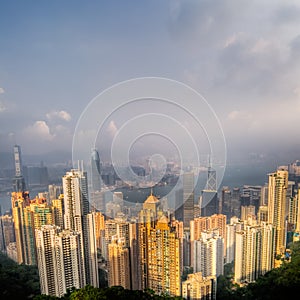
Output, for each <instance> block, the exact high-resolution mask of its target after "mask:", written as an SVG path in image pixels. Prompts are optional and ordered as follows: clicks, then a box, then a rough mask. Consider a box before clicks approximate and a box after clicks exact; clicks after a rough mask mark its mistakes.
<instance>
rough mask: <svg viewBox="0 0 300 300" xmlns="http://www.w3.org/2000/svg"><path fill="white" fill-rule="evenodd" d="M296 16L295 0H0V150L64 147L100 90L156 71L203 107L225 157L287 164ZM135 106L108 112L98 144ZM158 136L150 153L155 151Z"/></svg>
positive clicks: (297, 92)
mask: <svg viewBox="0 0 300 300" xmlns="http://www.w3.org/2000/svg"><path fill="white" fill-rule="evenodd" d="M299 22H300V4H299V2H298V1H285V2H282V1H263V2H262V1H251V2H245V1H238V2H237V1H126V2H120V1H109V2H104V1H87V2H86V1H85V2H82V1H63V2H61V1H48V2H36V1H26V2H21V1H17V2H13V3H12V2H9V1H2V3H1V12H0V28H1V29H0V31H1V47H0V64H1V69H0V128H1V129H0V143H1V151H4V152H11V149H12V147H13V145H14V144H20V145H22V151H23V153H24V155H29V154H46V153H49V152H51V151H57V150H59V151H64V152H68V153H70V152H71V151H72V139H73V135H74V130H75V127H76V124H77V123H78V121H79V120H80V116H81V114H82V113H83V111H84V110H85V109H86V107H87V106H88V105H89V103H90V102H91V101H92V100H93V99H94V98H95V97H97V96H98V95H99V93H101V92H103V91H104V90H106V89H109V88H110V87H111V86H113V85H116V84H118V83H120V82H123V81H126V80H131V79H135V78H140V77H158V78H159V77H162V78H168V79H170V80H174V81H178V82H181V83H183V84H185V85H187V86H189V87H191V88H192V89H194V90H195V91H197V92H198V93H199V94H200V95H202V97H203V98H204V99H205V100H206V101H207V103H208V104H209V105H210V106H211V108H212V110H213V111H214V112H215V114H216V117H217V118H218V120H219V122H220V126H221V128H222V130H223V132H224V137H225V141H226V147H227V148H226V149H227V154H228V159H229V161H231V160H234V159H235V160H238V159H240V160H244V159H249V155H250V154H251V153H252V154H253V153H254V155H257V157H259V156H260V155H261V156H268V155H276V158H279V161H280V160H285V161H283V163H286V162H290V161H292V160H295V159H297V153H298V150H299V141H298V139H297V138H296V137H297V135H298V127H297V126H296V124H297V120H298V116H299V110H300V86H299V80H298V78H299V76H300V74H299V73H300V71H299V70H300V69H299V62H300V57H299V53H300V52H299V45H300V35H299ZM103 105H106V104H105V102H103ZM145 107H146V108H145ZM145 107H144V108H143V109H144V111H147V106H145ZM157 107H159V105H158V106H157ZM135 109H136V111H135ZM195 109H197V105H196V107H195ZM135 112H136V113H137V114H139V113H141V111H140V110H138V108H135V107H134V106H129V107H127V108H126V106H125V107H124V109H123V110H122V111H121V112H119V114H118V113H117V112H115V111H114V114H112V116H111V118H110V119H109V120H108V121H107V123H106V124H104V125H105V126H103V128H102V130H103V137H102V140H101V147H102V148H101V147H99V148H100V152H101V151H103V152H104V151H105V145H106V143H107V144H109V142H110V141H111V140H112V138H113V137H114V136H115V134H116V133H117V132H118V130H119V129H120V128H121V127H122V126H123V125H124V122H126V121H127V120H128V118H132V116H134V115H135ZM170 113H172V112H170ZM183 118H184V114H182V115H181V116H180V111H179V112H178V114H177V115H176V116H175V119H176V120H178V121H179V122H182V119H183ZM182 123H184V122H182ZM188 125H189V124H184V126H186V128H188V130H190V129H189V127H188ZM149 127H151V124H149ZM190 132H192V133H191V134H192V136H193V135H194V132H193V131H192V130H191V131H190ZM175 133H176V132H174V133H173V134H175ZM142 142H143V143H144V146H145V145H146V147H144V148H146V149H147V150H149V147H150V144H155V142H154V143H149V142H147V139H145V140H144V141H142ZM157 144H158V145H157V146H156V147H155V150H153V151H154V153H155V152H158V149H159V148H161V149H160V150H161V151H163V150H162V148H163V147H159V144H161V141H160V140H157ZM147 146H149V147H147ZM107 148H108V149H110V147H109V146H108V147H107ZM141 151H143V149H141ZM278 163H280V162H278Z"/></svg>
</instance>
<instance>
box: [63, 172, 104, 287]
mask: <svg viewBox="0 0 300 300" xmlns="http://www.w3.org/2000/svg"><path fill="white" fill-rule="evenodd" d="M62 183H63V194H64V226H65V229H70V230H73V231H75V232H79V233H80V237H81V256H82V258H83V260H82V261H83V268H82V269H83V270H85V275H86V276H85V277H86V284H91V285H92V286H95V287H97V286H98V277H97V278H95V277H94V276H98V275H97V274H98V272H95V269H97V265H95V263H96V259H95V257H94V256H95V255H96V254H95V253H91V249H94V248H96V247H95V245H96V238H95V236H94V238H93V240H91V238H92V235H91V234H90V231H94V230H95V228H94V227H93V226H95V223H94V222H91V220H89V217H88V214H89V198H88V183H87V173H86V172H85V171H82V170H75V169H73V170H71V171H70V172H67V173H66V175H64V176H63V178H62ZM92 224H93V225H92ZM92 256H93V257H92ZM91 262H94V264H93V265H91Z"/></svg>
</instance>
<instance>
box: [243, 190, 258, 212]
mask: <svg viewBox="0 0 300 300" xmlns="http://www.w3.org/2000/svg"><path fill="white" fill-rule="evenodd" d="M261 191H262V187H261V186H259V185H257V186H252V185H244V186H243V188H242V195H244V196H246V195H247V196H248V199H249V203H248V204H247V205H245V206H248V205H253V206H254V207H255V212H254V213H255V214H256V213H257V211H258V208H259V205H260V202H261ZM242 205H243V204H242Z"/></svg>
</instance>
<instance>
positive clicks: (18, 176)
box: [13, 145, 26, 192]
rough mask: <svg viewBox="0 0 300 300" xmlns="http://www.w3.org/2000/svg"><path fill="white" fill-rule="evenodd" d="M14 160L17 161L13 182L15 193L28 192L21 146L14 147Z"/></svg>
mask: <svg viewBox="0 0 300 300" xmlns="http://www.w3.org/2000/svg"><path fill="white" fill-rule="evenodd" d="M14 159H15V177H14V182H13V187H14V191H15V192H23V191H25V190H26V185H25V180H24V177H23V166H22V156H21V147H20V146H19V145H15V146H14Z"/></svg>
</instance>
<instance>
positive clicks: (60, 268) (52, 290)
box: [36, 225, 85, 297]
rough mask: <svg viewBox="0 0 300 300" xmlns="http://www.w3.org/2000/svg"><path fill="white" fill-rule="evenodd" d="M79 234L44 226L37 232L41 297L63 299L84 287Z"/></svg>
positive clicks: (56, 227)
mask: <svg viewBox="0 0 300 300" xmlns="http://www.w3.org/2000/svg"><path fill="white" fill-rule="evenodd" d="M80 244H81V242H80V233H78V232H74V231H71V230H61V228H60V227H58V226H55V225H44V226H42V227H41V228H40V229H37V230H36V247H37V262H38V268H39V276H40V286H41V293H42V294H45V295H51V296H56V297H62V296H63V295H64V294H65V293H66V292H67V290H68V289H71V288H73V287H75V288H77V289H80V288H83V287H84V283H85V278H84V277H85V272H84V270H83V269H82V266H83V262H82V261H81V260H82V256H81V245H80Z"/></svg>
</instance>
